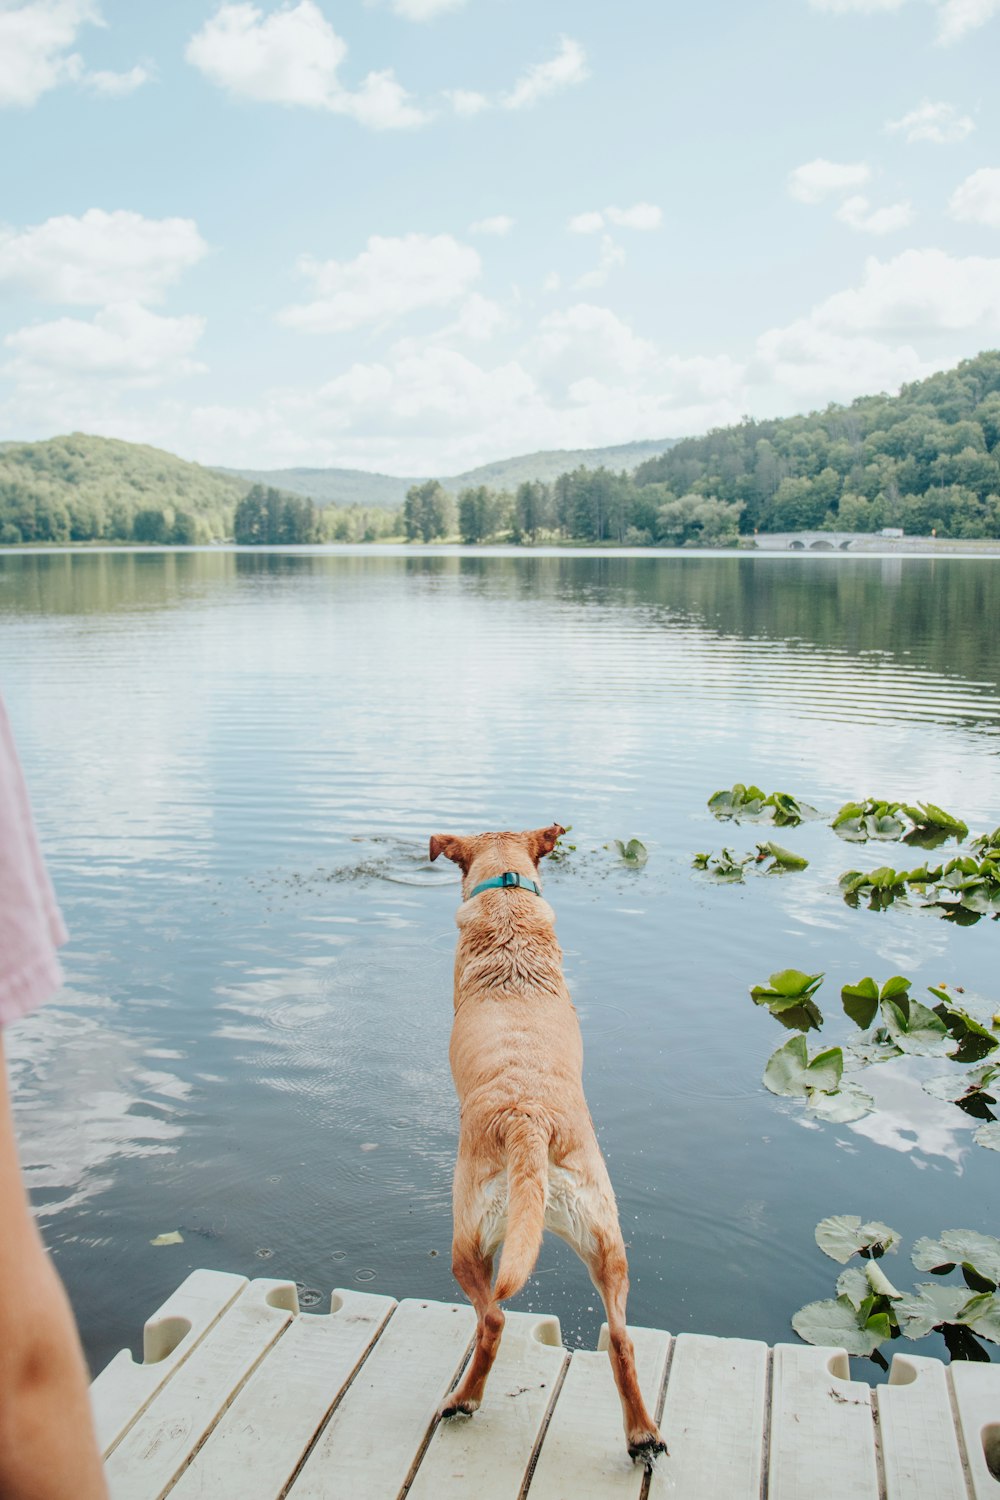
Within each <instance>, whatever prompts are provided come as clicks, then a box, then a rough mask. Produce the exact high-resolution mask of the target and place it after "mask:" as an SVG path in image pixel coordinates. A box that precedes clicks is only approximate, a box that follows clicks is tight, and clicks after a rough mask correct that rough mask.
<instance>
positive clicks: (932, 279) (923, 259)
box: [810, 249, 1000, 338]
mask: <svg viewBox="0 0 1000 1500" xmlns="http://www.w3.org/2000/svg"><path fill="white" fill-rule="evenodd" d="M810 320H811V322H812V323H813V324H814V326H816V327H818V328H823V329H827V330H829V331H831V332H834V333H841V334H845V335H849V334H854V333H859V334H884V335H890V336H895V337H903V338H916V337H919V336H921V335H926V334H933V333H940V332H952V331H957V330H975V331H976V332H977V334H978V335H981V336H989V335H992V334H993V333H995V332H996V331H997V330H998V329H1000V259H988V258H985V257H982V256H975V255H967V256H959V255H949V254H948V253H947V252H946V251H944V250H930V249H928V250H904V251H903V252H902V253H901V254H900V255H897V256H895V257H894V258H893V259H892V260H886V261H880V260H878V259H877V258H876V257H875V256H871V257H869V259H868V261H867V262H866V263H865V270H864V275H863V277H862V280H861V283H860V285H859V286H857V287H852V288H850V289H848V290H847V291H843V292H835V293H834V294H833V296H832V297H827V298H826V299H825V301H823V302H821V303H819V304H818V306H817V307H815V308H814V309H813V311H812V313H811V314H810Z"/></svg>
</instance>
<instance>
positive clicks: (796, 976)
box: [750, 969, 823, 1010]
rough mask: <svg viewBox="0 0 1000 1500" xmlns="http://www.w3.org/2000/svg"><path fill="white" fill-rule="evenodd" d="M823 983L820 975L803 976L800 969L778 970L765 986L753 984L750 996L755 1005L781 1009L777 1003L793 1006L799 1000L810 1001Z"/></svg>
mask: <svg viewBox="0 0 1000 1500" xmlns="http://www.w3.org/2000/svg"><path fill="white" fill-rule="evenodd" d="M822 983H823V975H822V974H803V972H802V970H801V969H779V970H778V972H777V973H776V974H772V975H771V977H770V979H769V980H768V981H767V984H766V985H765V984H755V985H754V987H753V989H752V990H751V991H750V994H751V995H752V997H753V1002H754V1004H755V1005H767V1006H771V1007H772V1008H777V1009H779V1010H780V1009H782V1008H783V1007H782V1005H780V1004H777V1002H782V1001H784V1002H787V1003H788V1004H789V1005H794V1004H796V1003H797V1002H798V1001H800V1000H810V999H811V998H812V996H813V995H815V993H816V991H817V990H818V989H819V987H820V985H821V984H822Z"/></svg>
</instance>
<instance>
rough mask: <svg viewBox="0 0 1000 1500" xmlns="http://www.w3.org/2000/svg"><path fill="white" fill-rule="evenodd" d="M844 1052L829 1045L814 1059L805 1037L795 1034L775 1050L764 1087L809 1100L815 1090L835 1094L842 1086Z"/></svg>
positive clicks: (769, 1063)
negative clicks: (811, 1056)
mask: <svg viewBox="0 0 1000 1500" xmlns="http://www.w3.org/2000/svg"><path fill="white" fill-rule="evenodd" d="M843 1071H844V1054H843V1053H842V1052H841V1050H840V1048H839V1047H828V1048H827V1049H826V1051H824V1052H817V1053H816V1055H815V1057H813V1058H810V1056H809V1052H808V1049H807V1047H806V1039H805V1037H804V1036H793V1037H791V1038H790V1039H789V1040H788V1041H787V1042H786V1043H785V1044H784V1046H783V1047H779V1048H778V1049H777V1051H775V1052H772V1054H771V1056H770V1057H769V1058H768V1060H767V1066H766V1067H765V1069H764V1079H763V1082H764V1087H765V1088H767V1089H770V1091H771V1093H772V1094H781V1095H784V1096H785V1097H786V1098H789V1099H805V1098H806V1097H807V1096H808V1095H809V1093H810V1092H811V1090H813V1089H819V1090H821V1091H822V1092H823V1093H833V1092H835V1090H836V1089H837V1088H838V1087H839V1086H840V1078H841V1074H842V1073H843Z"/></svg>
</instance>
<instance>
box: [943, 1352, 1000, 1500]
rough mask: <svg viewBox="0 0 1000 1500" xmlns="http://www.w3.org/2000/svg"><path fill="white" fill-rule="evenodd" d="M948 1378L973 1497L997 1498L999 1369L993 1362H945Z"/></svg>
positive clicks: (999, 1485)
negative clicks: (988, 1363) (988, 1459)
mask: <svg viewBox="0 0 1000 1500" xmlns="http://www.w3.org/2000/svg"><path fill="white" fill-rule="evenodd" d="M948 1378H949V1380H950V1381H951V1388H952V1390H953V1391H954V1393H955V1407H956V1410H957V1411H958V1420H959V1424H960V1426H961V1429H962V1438H963V1440H964V1442H965V1452H966V1457H967V1458H968V1461H969V1477H970V1479H971V1480H972V1492H973V1494H974V1495H975V1497H976V1500H996V1497H997V1495H998V1494H1000V1483H998V1480H1000V1371H998V1370H997V1367H996V1365H980V1364H965V1363H958V1364H952V1365H949V1366H948ZM987 1453H989V1455H990V1463H992V1465H993V1468H992V1471H991V1469H990V1463H988V1462H987V1458H986V1455H987Z"/></svg>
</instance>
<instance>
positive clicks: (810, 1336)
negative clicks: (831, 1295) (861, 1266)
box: [792, 1296, 888, 1354]
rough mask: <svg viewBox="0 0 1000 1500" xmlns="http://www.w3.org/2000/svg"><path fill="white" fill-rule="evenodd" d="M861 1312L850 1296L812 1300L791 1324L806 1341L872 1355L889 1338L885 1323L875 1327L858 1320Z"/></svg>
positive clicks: (850, 1352)
mask: <svg viewBox="0 0 1000 1500" xmlns="http://www.w3.org/2000/svg"><path fill="white" fill-rule="evenodd" d="M859 1317H860V1313H859V1311H858V1309H857V1308H855V1307H854V1305H853V1303H852V1302H851V1300H850V1298H849V1297H846V1296H840V1297H838V1298H837V1300H836V1301H835V1302H834V1301H829V1300H828V1301H826V1302H810V1303H808V1304H807V1306H805V1307H801V1308H800V1309H799V1311H798V1312H797V1313H796V1314H795V1316H794V1317H793V1318H792V1327H793V1328H794V1329H795V1332H796V1333H797V1334H798V1336H799V1338H800V1339H805V1341H806V1343H807V1344H822V1345H827V1346H831V1345H832V1346H833V1347H834V1348H840V1349H846V1350H847V1352H848V1354H871V1353H872V1351H873V1350H875V1349H877V1348H878V1346H879V1344H881V1343H882V1342H883V1340H884V1339H885V1338H887V1337H888V1330H887V1329H885V1331H883V1329H884V1328H885V1325H884V1323H883V1322H879V1323H878V1324H876V1326H875V1327H874V1328H871V1327H868V1326H867V1325H863V1324H861V1323H859V1321H858V1320H859Z"/></svg>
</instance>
